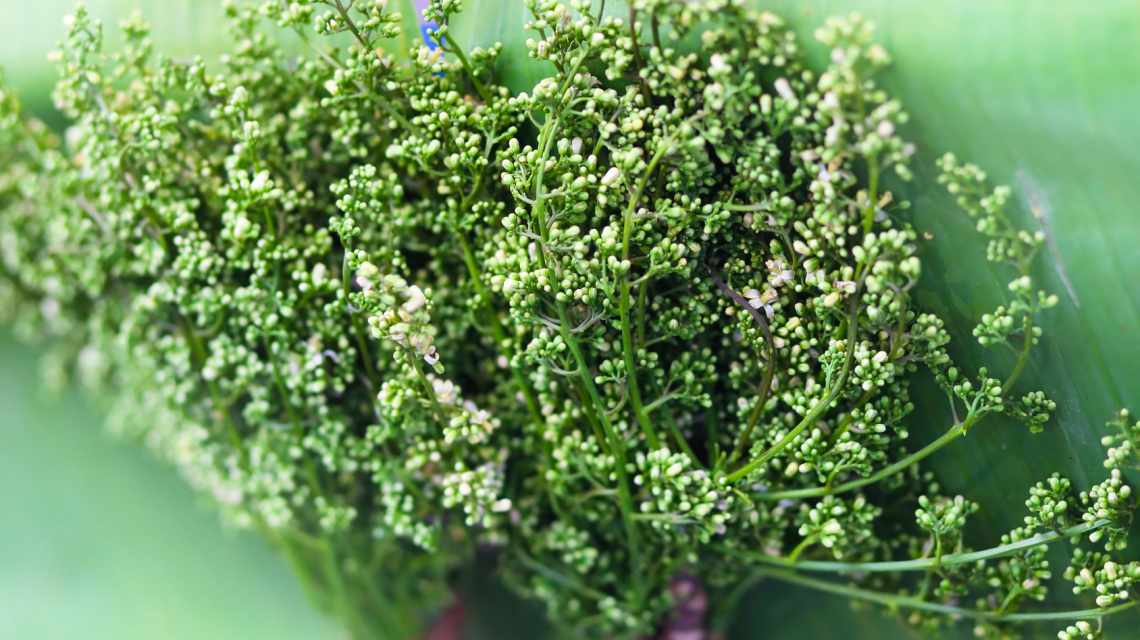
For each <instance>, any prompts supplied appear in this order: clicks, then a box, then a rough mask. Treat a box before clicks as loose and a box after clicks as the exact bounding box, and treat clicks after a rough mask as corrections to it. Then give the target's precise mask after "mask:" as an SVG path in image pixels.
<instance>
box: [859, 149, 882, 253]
mask: <svg viewBox="0 0 1140 640" xmlns="http://www.w3.org/2000/svg"><path fill="white" fill-rule="evenodd" d="M867 183H868V184H867V197H868V199H869V200H870V202H868V203H867V208H866V209H864V210H863V233H864V234H868V233H871V227H873V226H874V224H875V207H876V206H877V204H878V203H877V201H878V199H879V160H878V158H876V157H874V156H871V157H870V158H867Z"/></svg>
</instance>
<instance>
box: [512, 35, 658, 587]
mask: <svg viewBox="0 0 1140 640" xmlns="http://www.w3.org/2000/svg"><path fill="white" fill-rule="evenodd" d="M588 53H589V50H588V49H587V50H586V51H583V52H582V55H580V56H578V58H577V59H576V60H575V61H574V64H573V65H572V66H571V68H570V70H569V72H568V73H567V75H566V78H565V79H564V80H563V81H562V84H561V85H560V87H559V90H558V96H559V97H560V99H561V96H563V95H564V94H565V92H566V89H567V88H568V87H569V85H570V83H571V82H572V81H573V79H574V75H575V74H576V73H577V70H578V67H580V66H581V65H582V63H583V62H585V60H586V56H587V54H588ZM561 122H562V112H561V111H560V112H559V113H558V115H557V116H555V117H554V118H548V119H547V121H546V123H545V124H544V125H543V128H542V133H541V135H540V136H539V138H540V144H539V160H538V170H537V171H536V172H535V177H534V187H535V198H534V205H533V206H532V208H531V217H532V219H533V220H534V222H535V224H536V225H537V226H538V232H539V237H540V239H541V241H542V246H540V247H539V251H538V263H539V266H540V267H542V268H546V244H547V242H548V241H549V234H550V231H549V229H547V226H546V192H545V188H544V187H545V183H544V182H543V180H544V176H545V170H546V157H547V156H548V155H549V153H550V146H551V144H552V142H553V140H554V134H555V132H556V131H557V130H558V127H559V126H560V125H561ZM554 305H555V309H556V311H557V313H558V324H559V330H560V333H561V335H562V339H563V341H564V342H565V343H566V346H567V347H568V348H569V350H570V353H571V355H572V356H573V357H574V361H575V364H576V365H577V369H578V377H579V380H580V382H581V385H582V387H583V388H584V389H585V390H586V394H587V396H588V397H589V400H590V403H591V404H593V405H594V413H595V414H596V417H597V420H598V421H599V423H600V424H601V427H602V430H603V432H604V435H605V438H606V440H607V441H608V445H609V447H608V448H609V449H610V453H611V454H612V455H613V456H614V458H615V460H616V463H617V464H616V467H617V469H616V470H617V480H618V483H617V484H618V508H619V510H620V512H621V515H622V521H623V524H624V528H625V534H626V538H627V544H628V546H629V554H630V565H631V567H632V569H633V572H634V575H635V576H638V578H637V579H636V582H638V583H640V582H641V580H640V575H641V569H642V565H641V555H640V547H639V542H638V541H639V537H638V534H637V528H636V525H635V524H634V521H633V497H632V495H631V494H630V489H629V479H628V477H627V475H628V472H627V470H626V457H625V445H624V443H623V442H622V440H621V438H620V437H619V436H618V434H617V432H616V431H615V430H614V428H613V425H612V424H611V423H610V420H609V417H608V416H607V415H606V406H605V404H604V403H603V402H602V398H601V395H600V394H599V393H598V389H597V386H595V384H594V378H593V375H592V373H591V371H590V368H589V366H588V364H587V362H586V358H585V355H584V354H583V353H582V348H581V346H580V345H579V344H578V339H577V338H576V337H574V334H573V332H572V331H571V329H570V327H571V326H572V325H571V323H570V317H569V312H568V311H567V308H566V303H565V302H563V301H561V300H559V299H557V297H556V298H555V302H554ZM642 590H643V589H642V587H640V586H638V588H637V589H636V591H637V592H638V596H639V597H641V596H643V595H644V594H643V593H641V591H642Z"/></svg>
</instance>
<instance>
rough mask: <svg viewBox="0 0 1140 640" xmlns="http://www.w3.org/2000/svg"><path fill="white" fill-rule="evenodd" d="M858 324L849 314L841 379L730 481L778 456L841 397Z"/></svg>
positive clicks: (738, 470) (742, 476)
mask: <svg viewBox="0 0 1140 640" xmlns="http://www.w3.org/2000/svg"><path fill="white" fill-rule="evenodd" d="M857 325H858V318H857V317H856V315H855V314H854V313H851V314H849V316H848V318H847V353H846V355H845V357H844V360H843V370H842V371H841V372H840V373H839V379H838V380H836V381H834V382H833V383H832V384H831V385H830V388H829V389H828V391H827V394H826V395H825V396H824V397H823V398H821V399H820V401H819V402H817V403H815V405H814V406H812V408H811V410H809V411H808V412H807V415H805V416H804V417H803V419H802V420H800V422H799V424H797V425H796V426H795V427H794V428H792V430H791V431H789V432H788V434H787V435H785V436H784V437H783V438H781V439H780V441H779V442H777V443H776V444H774V445H772V447H771V448H769V449H768V450H767V451H765V452H764V453H762V454H760V455H759V456H758V457H756V458H753V459H752V460H751V461H749V462H748V464H746V465H744V466H743V467H741V468H739V469H737V470H736V471H734V472H732V473H730V474H729V475H728V481H729V482H736V481H737V480H740V479H741V478H744V477H747V476H748V474H750V473H752V472H753V471H755V470H756V469H759V468H760V467H761V466H762V465H764V464H765V463H767V462H768V461H769V460H771V459H772V458H774V457H776V456H777V455H778V454H779V453H780V452H781V451H783V450H784V449H785V448H787V446H788V445H789V444H791V443H792V441H793V440H795V439H796V437H798V436H799V435H800V434H801V433H803V432H804V430H805V429H807V428H808V427H810V426H811V425H812V424H814V423H815V421H816V420H818V419H819V417H820V416H821V415H823V412H824V411H827V409H828V407H830V406H831V403H832V402H834V401H835V399H836V398H838V397H839V394H840V393H841V392H842V391H843V387H844V386H845V385H846V384H847V376H848V374H849V373H850V372H851V361H852V360H854V358H855V338H856V334H857V331H858V329H857Z"/></svg>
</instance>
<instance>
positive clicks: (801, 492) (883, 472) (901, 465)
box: [729, 414, 982, 500]
mask: <svg viewBox="0 0 1140 640" xmlns="http://www.w3.org/2000/svg"><path fill="white" fill-rule="evenodd" d="M981 419H982V415H980V414H971V415H968V416H966V419H965V420H963V421H962V422H959V423H957V424H955V425H954V426H952V427H950V428H949V429H947V430H946V433H944V434H942V435H941V436H939V437H938V439H937V440H935V441H934V442H931V443H930V444H928V445H926V446H925V447H923V448H921V449H919V450H918V451H915V452H914V453H912V454H910V455H909V456H907V457H905V458H903V459H902V460H899V461H898V462H895V463H894V464H891V465H889V466H886V467H883V468H882V469H880V470H879V471H877V472H875V473H873V474H871V475H869V476H867V477H866V478H859V479H858V480H852V481H851V482H845V483H843V484H841V485H837V486H834V487H828V486H819V487H807V488H805V489H789V490H787V491H772V492H768V493H757V494H753V495H752V497H753V498H755V499H757V500H793V499H798V498H817V497H820V496H828V495H835V494H839V493H847V492H848V491H854V490H855V489H860V488H862V487H865V486H867V485H871V484H875V483H876V482H878V481H880V480H882V479H884V478H888V477H890V476H893V475H894V474H896V473H898V472H900V471H902V470H904V469H906V468H907V467H909V466H911V465H912V464H916V463H918V462H920V461H921V460H923V459H924V458H926V457H927V456H929V455H930V454H932V453H934V452H935V451H938V450H939V449H941V448H942V447H945V446H946V445H948V444H950V443H951V442H953V441H954V440H955V439H956V438H958V437H959V436H962V435H965V434H966V432H967V431H968V430H969V429H970V427H971V426H973V425H974V424H976V423H977V422H978V421H979V420H981ZM729 480H732V477H731V476H730V477H729Z"/></svg>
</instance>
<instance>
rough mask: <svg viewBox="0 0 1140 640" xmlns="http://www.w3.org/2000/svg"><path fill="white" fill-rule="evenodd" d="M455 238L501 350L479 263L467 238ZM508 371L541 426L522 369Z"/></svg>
mask: <svg viewBox="0 0 1140 640" xmlns="http://www.w3.org/2000/svg"><path fill="white" fill-rule="evenodd" d="M456 237H457V238H459V246H460V249H461V250H462V251H463V262H464V263H466V265H467V274H468V276H469V277H470V278H471V284H472V286H474V287H475V295H477V296H479V299H480V300H481V301H482V303H483V305H484V307H485V308H486V310H487V312H488V314H489V315H491V316H492V317H491V318H490V321H489V322H488V323H487V324H488V325H489V327H490V330H491V339H492V340H494V341H495V348H496V350H499V349H503V348H504V345H506V344H507V337H506V334H505V333H504V332H503V323H502V319H501V318H499V316H498V314H497V313H495V310H494V308H493V307H492V306H491V292H490V291H488V290H487V287H486V285H485V284H483V274H482V272H481V271H480V269H479V263H478V262H476V260H475V252H474V251H472V249H471V243H469V242H468V241H467V236H466V235H464V233H463V232H462V231H460V232H459V233H457V234H456ZM504 355H505V356H506V357H507V358H508V359H513V358H511V356H512V355H513V354H511V353H505V354H504ZM510 369H511V377H512V378H514V381H515V386H517V387H518V388H519V391H520V392H522V394H523V398H524V399H525V401H526V407H527V410H528V411H529V412H530V417H531V419H532V420H534V422H535V424H542V423H543V419H542V411H541V410H540V409H539V406H538V396H537V395H536V394H535V392H534V389H531V387H530V385H529V384H528V383H527V381H526V376H525V375H524V373H523V371H522V369H520V368H519V367H517V366H515V365H514V364H511V365H510Z"/></svg>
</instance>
